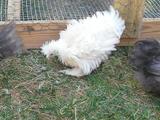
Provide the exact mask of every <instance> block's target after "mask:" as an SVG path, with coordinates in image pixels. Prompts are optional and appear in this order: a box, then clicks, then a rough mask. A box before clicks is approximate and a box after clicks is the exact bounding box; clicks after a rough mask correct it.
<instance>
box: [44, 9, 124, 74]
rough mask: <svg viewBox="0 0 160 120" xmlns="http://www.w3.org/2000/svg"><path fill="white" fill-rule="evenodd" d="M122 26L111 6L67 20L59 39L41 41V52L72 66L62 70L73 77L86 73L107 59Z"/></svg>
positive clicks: (117, 40)
mask: <svg viewBox="0 0 160 120" xmlns="http://www.w3.org/2000/svg"><path fill="white" fill-rule="evenodd" d="M124 29H125V23H124V20H122V18H121V17H120V16H119V12H118V11H117V10H115V9H114V8H113V7H112V6H111V7H110V9H109V11H104V12H97V13H96V14H95V15H93V16H92V17H87V18H86V19H81V20H79V21H76V20H71V21H70V23H69V24H68V26H67V29H66V30H64V31H62V32H61V33H60V39H59V40H57V41H51V42H47V43H45V44H44V45H43V46H42V47H41V48H42V53H44V54H45V55H46V56H47V57H49V56H50V55H51V54H54V55H57V56H58V57H59V59H60V60H61V62H62V63H64V64H65V65H68V66H71V67H74V68H76V69H72V70H65V71H62V72H64V73H66V74H69V75H73V76H83V75H88V74H90V73H91V72H92V71H93V70H94V69H96V68H97V67H99V65H100V64H101V62H102V61H104V60H106V59H108V55H109V54H110V53H111V51H114V50H116V48H115V45H116V44H118V43H119V42H120V37H121V35H122V33H123V31H124Z"/></svg>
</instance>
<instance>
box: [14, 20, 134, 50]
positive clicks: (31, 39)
mask: <svg viewBox="0 0 160 120" xmlns="http://www.w3.org/2000/svg"><path fill="white" fill-rule="evenodd" d="M66 25H67V21H54V22H53V21H52V22H43V23H38V22H37V23H36V22H34V23H25V22H21V23H17V33H18V34H19V36H20V37H21V38H22V40H23V43H24V46H25V47H26V48H39V47H40V46H42V44H43V43H44V42H45V41H49V40H57V39H58V38H59V32H60V31H62V30H64V29H66ZM135 40H136V38H125V37H123V38H122V39H121V44H120V45H121V46H125V45H132V44H133V43H134V42H135Z"/></svg>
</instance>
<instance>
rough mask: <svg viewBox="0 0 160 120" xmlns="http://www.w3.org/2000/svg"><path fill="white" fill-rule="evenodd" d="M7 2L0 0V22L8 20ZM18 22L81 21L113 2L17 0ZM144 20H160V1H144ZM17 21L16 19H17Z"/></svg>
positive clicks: (104, 0) (93, 0) (97, 0)
mask: <svg viewBox="0 0 160 120" xmlns="http://www.w3.org/2000/svg"><path fill="white" fill-rule="evenodd" d="M8 1H9V0H0V21H7V20H8V18H7V17H8V16H9V15H8V7H9V6H8ZM17 1H19V2H20V8H21V9H20V10H19V11H20V18H19V20H20V21H32V20H37V21H38V20H67V19H82V18H85V17H87V16H91V15H92V14H94V13H95V12H96V11H103V10H107V9H108V6H109V5H111V4H113V1H114V0H17ZM13 7H16V6H13ZM144 9H145V10H144V17H145V18H160V0H145V8H144ZM17 20H18V19H17Z"/></svg>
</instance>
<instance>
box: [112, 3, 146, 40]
mask: <svg viewBox="0 0 160 120" xmlns="http://www.w3.org/2000/svg"><path fill="white" fill-rule="evenodd" d="M114 6H115V8H117V9H118V10H119V11H120V15H122V17H123V18H124V19H125V22H126V30H125V33H124V35H123V38H130V40H132V39H137V38H138V37H139V35H140V29H141V26H142V19H143V10H144V0H115V3H114Z"/></svg>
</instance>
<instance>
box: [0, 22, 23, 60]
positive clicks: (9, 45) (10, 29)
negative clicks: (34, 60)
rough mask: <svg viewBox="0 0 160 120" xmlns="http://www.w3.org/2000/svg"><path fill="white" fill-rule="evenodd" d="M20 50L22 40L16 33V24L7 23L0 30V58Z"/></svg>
mask: <svg viewBox="0 0 160 120" xmlns="http://www.w3.org/2000/svg"><path fill="white" fill-rule="evenodd" d="M21 52H22V42H21V40H20V38H19V37H18V36H17V34H16V25H15V23H14V22H11V23H9V24H8V25H6V26H5V27H4V28H2V30H1V31H0V59H3V58H7V57H9V56H13V55H15V54H17V53H21Z"/></svg>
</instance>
